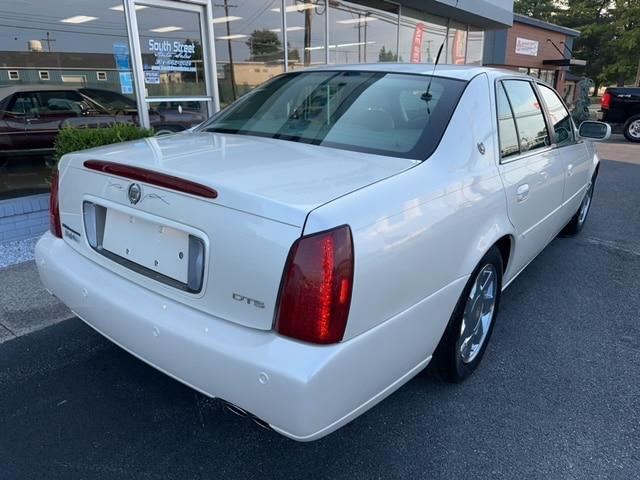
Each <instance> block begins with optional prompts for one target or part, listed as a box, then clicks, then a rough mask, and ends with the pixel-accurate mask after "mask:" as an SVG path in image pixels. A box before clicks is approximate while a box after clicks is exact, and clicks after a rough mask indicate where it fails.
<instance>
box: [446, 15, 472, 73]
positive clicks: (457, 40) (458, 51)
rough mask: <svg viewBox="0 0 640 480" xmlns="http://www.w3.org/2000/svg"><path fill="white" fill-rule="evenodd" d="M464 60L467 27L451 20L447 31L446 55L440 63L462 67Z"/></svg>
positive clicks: (465, 56) (465, 55)
mask: <svg viewBox="0 0 640 480" xmlns="http://www.w3.org/2000/svg"><path fill="white" fill-rule="evenodd" d="M466 58H467V26H466V25H464V24H462V23H458V22H454V21H453V20H451V21H450V22H449V29H448V31H447V55H446V57H445V58H441V59H440V61H441V62H443V61H444V62H443V63H447V64H450V65H464V64H465V62H466Z"/></svg>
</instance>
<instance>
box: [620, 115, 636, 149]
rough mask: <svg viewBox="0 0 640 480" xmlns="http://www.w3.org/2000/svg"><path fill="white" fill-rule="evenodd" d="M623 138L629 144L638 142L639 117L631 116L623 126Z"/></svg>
mask: <svg viewBox="0 0 640 480" xmlns="http://www.w3.org/2000/svg"><path fill="white" fill-rule="evenodd" d="M623 133H624V138H626V139H627V140H629V141H630V142H636V143H637V142H640V115H633V116H632V117H630V118H629V119H628V120H627V122H626V123H625V124H624V128H623Z"/></svg>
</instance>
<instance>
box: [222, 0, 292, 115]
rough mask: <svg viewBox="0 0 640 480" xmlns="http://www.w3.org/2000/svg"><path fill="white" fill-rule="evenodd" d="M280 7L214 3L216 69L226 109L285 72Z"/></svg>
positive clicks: (249, 1)
mask: <svg viewBox="0 0 640 480" xmlns="http://www.w3.org/2000/svg"><path fill="white" fill-rule="evenodd" d="M290 6H291V5H288V6H287V7H286V8H285V10H289V7H290ZM281 7H282V3H281V2H280V1H279V0H266V1H257V0H233V1H230V0H220V1H216V2H214V4H213V30H214V36H215V49H216V62H217V65H216V70H217V78H218V89H219V91H220V104H221V105H222V106H223V107H224V106H225V105H227V104H229V103H230V102H232V101H234V100H235V99H236V98H238V97H239V96H241V95H243V94H244V93H246V92H248V91H249V90H251V89H252V88H255V87H256V86H258V85H260V84H261V83H263V82H264V81H266V80H268V79H269V78H271V77H273V76H275V75H278V74H279V73H282V72H283V71H284V47H283V45H282V12H281Z"/></svg>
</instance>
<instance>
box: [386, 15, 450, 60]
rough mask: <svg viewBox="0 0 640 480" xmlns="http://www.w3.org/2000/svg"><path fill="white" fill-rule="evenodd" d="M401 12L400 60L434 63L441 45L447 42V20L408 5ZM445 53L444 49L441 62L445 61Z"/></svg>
mask: <svg viewBox="0 0 640 480" xmlns="http://www.w3.org/2000/svg"><path fill="white" fill-rule="evenodd" d="M401 13H402V17H401V18H400V48H399V55H398V57H399V58H398V60H399V61H400V62H411V63H434V62H435V61H436V56H437V55H438V50H439V49H440V46H441V45H443V44H444V43H445V42H446V35H447V21H446V20H445V19H444V18H439V17H435V16H433V15H427V14H426V13H424V12H420V11H418V10H413V9H411V8H408V7H402V12H401ZM443 49H444V47H443ZM444 55H445V52H444V51H443V52H442V58H440V62H441V63H444Z"/></svg>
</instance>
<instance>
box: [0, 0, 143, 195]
mask: <svg viewBox="0 0 640 480" xmlns="http://www.w3.org/2000/svg"><path fill="white" fill-rule="evenodd" d="M118 6H119V7H120V9H118V8H116V7H118ZM0 24H2V34H0V59H1V63H2V64H3V65H5V67H0V198H6V197H12V196H18V195H24V194H28V193H35V192H40V191H46V190H48V189H49V183H48V181H49V177H50V173H51V167H50V166H49V165H48V162H49V160H50V158H51V153H52V151H53V143H54V140H55V137H56V135H57V133H58V129H59V128H60V126H61V125H78V126H81V125H83V126H88V127H95V126H99V125H105V124H110V123H113V122H114V121H115V119H116V114H118V115H120V117H121V119H122V121H127V122H132V123H136V122H137V110H136V103H135V91H134V88H133V76H132V69H131V64H132V62H131V58H130V55H129V43H128V37H127V28H126V25H125V19H124V12H123V9H122V2H121V1H120V0H92V1H91V2H87V1H86V0H59V1H55V2H53V1H45V0H20V1H11V2H3V4H2V19H1V20H0ZM99 97H100V98H99ZM107 97H110V98H115V97H117V101H118V102H119V103H117V102H116V103H117V105H114V103H112V102H110V101H105V99H106V98H107Z"/></svg>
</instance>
